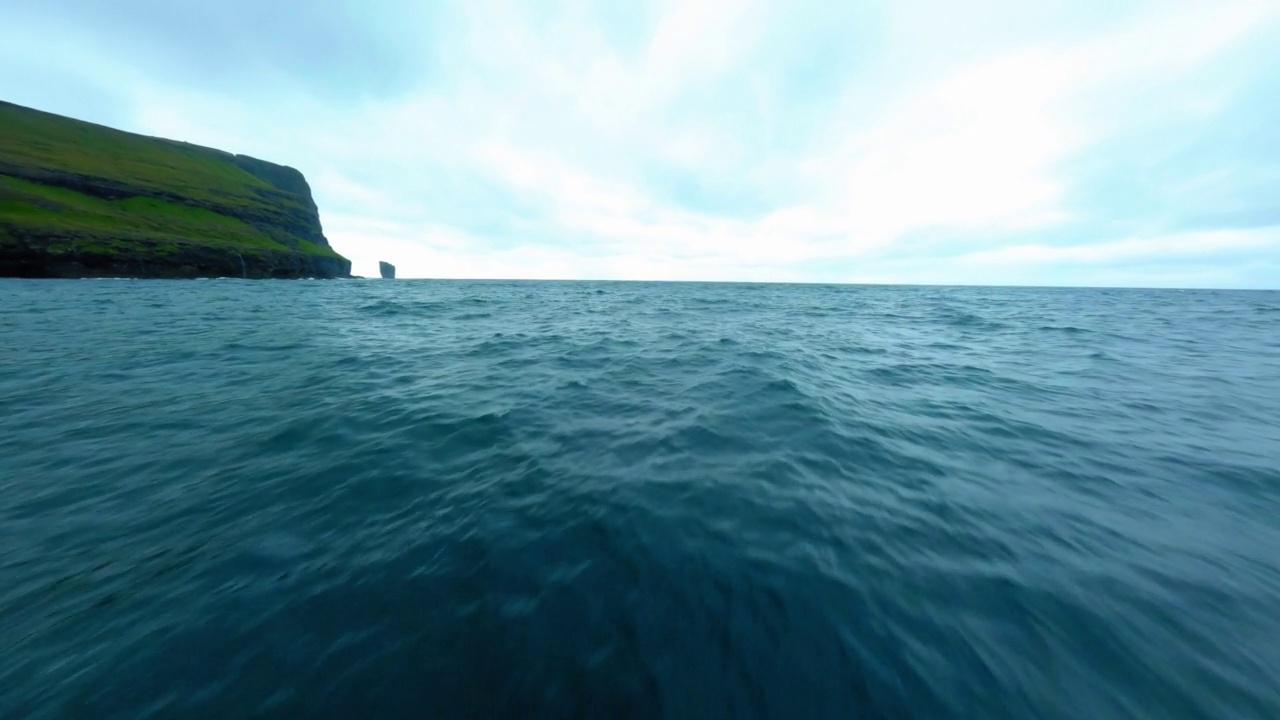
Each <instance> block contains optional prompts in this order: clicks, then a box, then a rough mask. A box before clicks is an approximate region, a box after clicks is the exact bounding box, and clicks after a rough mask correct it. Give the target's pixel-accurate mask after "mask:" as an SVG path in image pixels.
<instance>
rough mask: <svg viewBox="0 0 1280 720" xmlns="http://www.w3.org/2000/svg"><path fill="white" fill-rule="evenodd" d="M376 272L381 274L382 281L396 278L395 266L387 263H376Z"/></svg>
mask: <svg viewBox="0 0 1280 720" xmlns="http://www.w3.org/2000/svg"><path fill="white" fill-rule="evenodd" d="M378 272H379V273H381V274H382V279H383V280H394V279H395V278H396V266H395V265H392V264H391V263H389V262H382V261H379V262H378Z"/></svg>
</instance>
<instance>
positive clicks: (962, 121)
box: [67, 0, 1280, 282]
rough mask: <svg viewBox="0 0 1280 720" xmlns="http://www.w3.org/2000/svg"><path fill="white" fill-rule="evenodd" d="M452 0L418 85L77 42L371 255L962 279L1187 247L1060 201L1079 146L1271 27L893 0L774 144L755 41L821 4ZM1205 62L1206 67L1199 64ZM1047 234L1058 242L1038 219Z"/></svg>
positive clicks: (1231, 18) (1260, 21)
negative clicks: (234, 76) (429, 72)
mask: <svg viewBox="0 0 1280 720" xmlns="http://www.w3.org/2000/svg"><path fill="white" fill-rule="evenodd" d="M458 7H459V12H458V14H457V15H456V16H455V17H457V18H460V19H461V21H460V23H459V24H458V25H457V26H456V27H452V26H451V27H450V28H449V29H448V31H446V32H436V33H433V34H432V37H433V38H436V39H437V40H436V42H437V44H436V45H434V46H432V47H431V48H429V51H430V55H431V57H432V58H433V67H435V72H436V76H435V77H434V78H433V79H432V81H431V82H429V83H424V84H423V85H421V86H420V87H417V88H415V89H414V90H413V91H412V92H409V93H407V94H403V95H401V96H398V97H394V98H389V99H382V100H379V101H377V102H365V103H362V104H350V105H346V104H342V103H341V102H337V101H334V100H332V99H328V100H326V101H323V102H322V101H319V100H315V99H313V98H310V97H309V96H305V95H298V96H296V97H295V96H281V97H271V98H260V97H259V98H241V99H237V98H228V97H225V96H223V95H212V94H207V93H202V92H201V91H200V89H199V88H173V87H168V86H164V85H157V84H155V83H153V82H149V81H146V80H143V79H142V77H143V76H142V75H140V74H139V73H138V72H135V71H133V70H130V69H129V68H127V67H126V66H123V65H121V64H120V63H113V61H111V60H110V59H107V60H104V61H102V62H100V63H97V62H95V63H88V62H83V60H84V59H83V58H75V57H74V56H73V55H69V56H68V57H69V58H70V59H68V60H67V62H68V63H70V64H71V65H82V66H84V67H85V68H87V69H86V70H85V71H84V72H85V73H87V74H90V75H92V77H94V78H95V82H102V83H109V82H110V81H109V79H107V78H105V77H101V76H102V75H103V73H106V74H107V75H111V74H116V75H117V76H118V77H121V78H124V79H125V81H126V85H127V86H128V89H127V90H125V91H122V92H124V93H125V94H126V95H127V96H128V97H129V98H130V100H131V101H132V102H133V104H134V107H135V108H136V126H135V127H134V128H133V129H141V130H144V131H148V132H153V133H156V134H162V135H166V136H172V137H180V138H183V139H187V140H193V141H196V142H202V143H207V144H213V145H216V146H219V147H224V148H226V149H229V150H233V151H237V152H246V153H249V154H255V155H258V156H261V157H265V158H268V159H272V160H277V161H281V162H287V163H290V164H293V165H295V166H297V167H299V168H301V169H303V170H304V172H306V174H307V175H308V177H309V179H310V180H311V182H312V185H313V188H314V189H315V192H316V196H317V200H318V202H319V203H320V204H321V207H322V211H323V212H324V217H323V220H324V225H325V228H326V231H327V233H328V234H329V236H330V238H331V240H332V241H333V243H334V245H335V247H337V248H338V249H339V250H340V251H341V252H343V253H345V254H347V255H348V256H350V257H352V258H353V260H354V261H355V262H356V267H357V270H358V271H360V268H363V269H364V270H363V272H366V273H368V272H372V270H371V269H370V268H372V267H374V266H375V265H376V261H377V260H380V259H386V260H391V261H393V262H396V264H397V265H398V266H399V267H400V270H401V274H402V275H404V276H412V275H424V276H433V277H443V276H449V277H456V276H465V275H469V274H471V275H475V276H482V277H510V276H528V277H557V276H558V277H618V278H621V277H628V278H646V277H647V278H669V279H675V278H695V277H703V278H706V279H727V278H732V277H740V278H742V279H779V280H783V279H805V278H807V277H814V275H813V273H812V270H811V268H812V267H814V266H815V265H817V266H825V265H830V266H831V267H833V268H835V267H842V268H850V267H854V268H858V269H857V270H847V271H836V270H833V271H832V272H845V273H846V274H844V275H838V276H830V275H829V274H822V278H823V279H827V280H832V279H835V280H839V279H847V280H857V279H864V278H867V277H871V276H877V274H878V276H891V275H892V276H895V277H902V278H903V279H911V278H912V277H915V278H916V279H919V280H923V279H933V280H937V279H942V280H946V281H951V282H966V281H969V280H971V279H974V278H978V277H982V276H983V275H982V273H983V272H985V270H984V268H991V267H997V266H999V267H1006V266H1013V265H1017V264H1019V263H1030V264H1035V265H1037V266H1053V265H1055V264H1067V265H1081V264H1093V265H1101V264H1103V261H1101V260H1088V258H1101V257H1110V255H1107V254H1108V253H1112V254H1115V253H1120V255H1123V253H1125V252H1129V253H1132V255H1131V257H1132V258H1133V259H1140V258H1143V257H1147V258H1151V259H1152V260H1155V259H1158V258H1159V257H1160V256H1161V253H1165V252H1169V253H1172V252H1175V251H1176V252H1180V253H1190V252H1191V250H1190V249H1188V248H1189V247H1190V246H1189V245H1186V243H1191V242H1193V241H1192V240H1187V239H1186V238H1185V237H1184V236H1183V235H1176V234H1175V235H1170V236H1168V237H1166V238H1164V239H1156V240H1151V239H1136V240H1125V241H1108V240H1106V238H1110V237H1114V232H1113V231H1111V230H1109V229H1108V227H1109V226H1108V220H1109V219H1108V218H1106V217H1103V218H1096V217H1092V216H1090V215H1089V212H1090V210H1091V208H1088V207H1083V208H1082V207H1081V206H1079V205H1078V204H1077V203H1076V202H1075V200H1074V198H1075V193H1076V192H1077V191H1078V190H1079V186H1078V182H1079V178H1078V177H1076V176H1074V175H1073V174H1072V171H1071V168H1070V163H1071V161H1072V160H1073V159H1075V158H1077V157H1079V155H1080V153H1082V152H1083V151H1086V150H1088V149H1090V148H1093V147H1096V146H1097V145H1098V144H1099V143H1101V142H1103V141H1106V140H1108V139H1109V138H1111V137H1114V136H1116V135H1117V133H1122V132H1123V133H1129V134H1130V135H1133V134H1135V133H1139V131H1141V129H1142V128H1143V127H1144V126H1145V125H1144V124H1145V123H1149V122H1158V121H1163V120H1164V119H1166V118H1168V117H1171V116H1185V117H1187V118H1190V119H1192V120H1194V121H1195V122H1200V123H1210V122H1213V120H1214V118H1216V117H1217V116H1218V115H1220V114H1221V113H1223V112H1225V110H1226V109H1228V108H1230V107H1231V106H1232V104H1233V103H1235V102H1237V101H1238V100H1239V97H1238V95H1239V92H1240V88H1241V87H1243V83H1244V80H1245V77H1244V75H1243V74H1241V72H1240V71H1239V68H1238V67H1237V66H1235V65H1232V64H1230V63H1227V62H1225V61H1223V58H1231V57H1232V56H1233V55H1232V53H1234V52H1236V51H1237V49H1238V48H1241V47H1245V46H1247V45H1248V43H1249V42H1252V41H1254V40H1256V39H1257V38H1260V37H1261V38H1267V37H1272V38H1274V37H1276V32H1275V31H1276V27H1275V21H1276V19H1277V17H1278V16H1280V5H1276V4H1275V3H1270V2H1262V1H1255V0H1236V1H1234V2H1214V3H1210V2H1199V1H1197V0H1182V1H1180V2H1173V3H1158V4H1156V3H1150V4H1145V5H1143V4H1139V5H1134V4H1133V3H1127V4H1125V6H1124V7H1125V9H1124V10H1117V11H1115V12H1113V13H1111V14H1105V15H1104V14H1096V13H1095V15H1094V16H1089V17H1086V16H1088V13H1084V12H1083V11H1080V10H1078V8H1077V7H1076V6H1075V5H1074V4H1072V3H1067V2H1048V3H1044V4H1026V3H1017V2H1010V1H1009V0H979V1H978V2H976V3H972V4H969V5H966V6H963V7H961V6H958V5H951V4H946V3H941V2H937V3H935V2H927V1H925V0H907V1H905V2H900V3H899V2H895V3H892V4H890V3H884V4H883V5H882V6H878V10H875V11H874V12H868V14H867V17H868V18H872V19H875V18H877V17H878V18H879V20H878V21H877V22H879V23H881V24H879V25H876V24H874V23H872V24H869V25H868V26H867V27H861V26H853V25H850V26H848V28H847V31H848V35H849V43H851V44H859V43H861V44H866V45H867V46H868V47H869V48H872V49H871V50H868V51H867V52H866V53H863V54H861V55H858V54H853V55H851V56H850V57H851V58H852V59H845V60H841V61H840V62H848V63H849V64H848V66H841V67H836V68H834V70H835V71H836V72H834V74H833V77H836V78H837V79H839V78H843V79H844V82H845V85H844V87H843V88H842V89H839V90H838V91H834V94H830V93H833V91H832V90H831V87H833V85H830V84H827V85H821V86H816V87H820V90H821V92H825V93H829V94H830V96H829V97H824V98H823V99H822V102H821V103H820V104H817V105H814V106H813V107H820V108H825V109H826V110H827V111H828V114H827V115H825V116H824V117H821V118H819V121H818V122H813V117H812V116H806V120H805V122H804V124H803V127H804V128H805V129H806V132H807V134H804V135H799V136H797V135H795V133H794V132H793V133H792V135H791V136H790V139H789V142H788V144H787V149H786V151H785V152H783V151H781V150H779V149H777V148H774V147H770V146H767V145H765V143H768V142H769V139H770V138H771V137H772V134H773V132H774V130H775V129H777V128H784V129H791V130H794V129H795V128H796V127H800V125H798V124H797V122H798V121H797V119H796V118H797V116H796V115H795V113H796V112H798V111H797V110H796V109H795V108H793V107H791V106H790V105H788V104H787V103H788V100H787V98H788V97H789V95H788V94H787V93H786V92H783V90H787V89H789V88H785V87H780V86H778V85H777V84H778V83H780V82H793V81H794V82H803V81H804V79H805V75H804V73H799V74H787V73H773V74H770V73H768V72H766V71H767V70H770V69H771V68H770V67H768V66H767V63H770V62H781V60H779V59H778V57H779V56H775V55H770V54H769V53H767V52H765V50H767V49H768V48H769V47H771V42H772V41H773V40H774V39H775V38H776V37H777V33H778V32H779V31H780V29H782V28H785V27H792V26H794V25H795V24H796V23H799V22H800V20H801V18H800V13H803V12H809V13H811V12H813V11H814V10H815V8H814V7H810V6H809V5H808V4H804V3H802V4H799V5H796V4H783V3H776V2H766V1H765V0H750V1H749V2H735V1H731V0H686V1H683V2H681V1H679V0H663V1H662V2H657V3H654V4H652V5H650V6H648V7H647V9H646V11H647V13H648V16H647V18H646V20H645V22H644V23H642V24H640V25H639V26H637V29H636V30H635V32H638V33H642V34H643V37H640V38H638V41H637V42H635V43H634V44H633V45H632V46H628V47H620V46H618V45H617V43H616V42H614V40H613V39H611V37H610V36H609V34H608V33H606V32H605V31H604V29H603V26H602V24H601V18H600V17H599V15H598V13H599V12H601V10H600V8H599V7H593V6H592V5H591V4H589V3H568V4H566V5H564V6H562V7H559V8H549V7H546V6H539V7H537V8H534V7H531V6H529V5H527V4H523V3H516V2H513V1H511V0H477V2H473V3H467V4H466V5H460V6H458ZM605 11H607V6H606V10H605ZM877 13H879V14H878V15H877ZM842 17H843V16H842ZM1064 18H1065V19H1068V20H1070V22H1069V23H1066V24H1068V25H1069V27H1062V28H1060V27H1058V26H1057V25H1058V24H1061V21H1062V20H1063V19H1064ZM1079 18H1084V19H1083V20H1082V19H1079ZM807 22H810V23H815V22H821V20H820V19H817V20H815V19H814V18H809V19H808V20H807ZM868 22H869V23H870V22H871V20H868ZM881 42H882V43H884V45H883V46H882V47H878V48H877V43H881ZM73 61H74V62H73ZM817 61H818V62H822V61H823V58H818V60H817ZM832 62H834V61H832ZM762 63H765V65H762ZM94 67H98V68H114V69H111V70H109V71H103V72H97V74H94V73H95V72H96V71H93V70H92V68H94ZM1214 67H1220V68H1223V69H1220V70H1219V71H1217V74H1216V75H1214V82H1212V83H1207V82H1204V81H1203V80H1197V79H1196V73H1198V72H1200V71H1201V70H1203V69H1205V68H1214ZM829 69H830V68H829ZM1250 69H1251V70H1254V71H1258V69H1257V68H1254V67H1251V68H1250ZM117 70H119V72H118V73H117ZM778 78H785V80H779V79H778ZM771 83H772V85H771ZM810 109H812V108H810ZM797 138H798V139H797ZM1195 177H1199V178H1206V177H1211V178H1213V184H1214V186H1215V187H1221V186H1222V185H1223V184H1229V183H1230V182H1231V181H1232V179H1233V176H1232V175H1231V173H1230V172H1229V171H1226V170H1221V169H1218V170H1215V171H1213V172H1205V171H1204V169H1203V168H1201V169H1198V170H1197V171H1196V172H1195ZM1155 181H1158V182H1162V183H1167V185H1168V187H1171V188H1174V187H1191V186H1190V184H1189V180H1188V179H1187V178H1185V177H1184V178H1178V179H1176V180H1174V179H1168V180H1166V179H1163V178H1161V179H1156V180H1155ZM1254 181H1255V183H1256V182H1258V181H1257V178H1256V176H1255V178H1254ZM1218 194H1219V195H1221V196H1223V197H1224V198H1226V199H1224V200H1223V202H1227V201H1228V200H1230V199H1231V198H1230V197H1229V193H1227V192H1225V191H1220V192H1218ZM706 198H711V200H706ZM726 198H727V199H728V200H726ZM734 203H737V205H734ZM744 205H745V207H746V209H745V210H744V209H742V206H744ZM726 208H727V209H726ZM1159 225H1160V224H1159V223H1153V224H1152V226H1153V227H1154V226H1159ZM1046 230H1052V231H1053V233H1054V237H1055V241H1054V242H1053V243H1047V242H1040V241H1037V239H1036V238H1037V237H1038V235H1037V234H1038V233H1041V232H1043V231H1046ZM984 234H987V235H989V236H990V237H991V238H993V239H992V240H991V244H990V245H989V246H988V247H987V248H986V249H984V250H983V251H982V252H980V253H976V254H970V255H969V256H967V258H966V259H965V260H964V261H963V262H955V263H948V264H946V267H945V268H944V269H942V270H937V269H930V268H932V267H933V266H931V265H930V258H929V257H928V255H929V254H930V253H933V252H937V251H938V248H940V247H941V248H944V249H945V246H946V244H947V242H948V240H947V238H948V237H949V236H950V237H954V238H957V240H956V241H955V242H960V241H961V240H960V239H961V238H962V239H963V242H964V243H966V244H970V243H973V242H974V240H973V239H974V238H975V237H978V238H980V237H982V236H983V235H984ZM1015 234H1016V235H1017V236H1019V237H1022V238H1023V239H1022V240H1020V241H1016V242H1012V246H1011V247H1002V246H1001V245H1002V244H1006V243H1010V242H1011V241H1009V240H1007V238H1009V237H1011V236H1014V235H1015ZM1072 234H1074V235H1075V236H1077V237H1078V240H1077V242H1076V244H1075V246H1073V247H1071V248H1063V247H1061V244H1062V238H1063V237H1064V236H1068V235H1072ZM921 236H927V237H928V238H929V245H928V246H927V247H926V246H920V247H919V249H918V250H917V249H916V246H914V245H913V243H915V242H916V238H919V237H921ZM1186 237H1191V236H1186ZM1195 237H1197V238H1198V239H1197V240H1195V242H1201V241H1203V242H1204V243H1207V244H1206V245H1204V246H1205V247H1218V248H1219V249H1220V251H1221V250H1226V249H1239V248H1240V247H1245V246H1237V245H1231V244H1230V243H1232V242H1241V243H1243V242H1245V241H1244V240H1239V238H1237V237H1236V236H1234V235H1231V234H1230V233H1227V234H1226V235H1213V234H1209V235H1202V236H1195ZM996 238H999V239H996ZM1177 238H1183V239H1177ZM1232 238H1235V239H1232ZM1249 242H1252V241H1249ZM959 247H960V246H958V245H955V246H952V248H951V250H950V251H948V252H946V253H945V254H947V255H949V256H955V255H957V248H959ZM1248 247H1250V248H1254V249H1256V248H1257V247H1258V246H1257V245H1248ZM1135 248H1141V251H1139V250H1138V249H1135ZM1211 254H1212V251H1205V252H1204V253H1202V255H1203V256H1205V257H1209V256H1210V255H1211ZM913 256H916V257H915V258H914V259H913V260H912V261H911V262H910V263H906V264H904V263H903V262H902V261H898V260H895V261H893V262H890V261H889V260H887V259H886V258H888V257H894V258H903V257H907V258H911V257H913ZM894 263H897V264H894ZM877 264H878V265H877ZM877 267H879V268H880V270H876V268H877ZM806 268H809V269H806ZM912 272H916V273H918V274H917V275H911V274H910V273H912ZM939 272H941V273H942V274H941V275H938V274H937V273H939ZM895 273H907V274H906V275H895ZM820 274H821V273H820Z"/></svg>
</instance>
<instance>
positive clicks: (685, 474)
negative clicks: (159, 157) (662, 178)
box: [0, 280, 1280, 720]
mask: <svg viewBox="0 0 1280 720" xmlns="http://www.w3.org/2000/svg"><path fill="white" fill-rule="evenodd" d="M0 717H3V718H6V719H8V718H93V719H94V720H98V719H105V718H131V719H132V718H178V717H183V718H196V717H209V718H214V717H220V718H233V717H235V718H247V717H278V718H297V717H318V718H361V717H364V718H375V717H389V718H400V717H405V718H409V717H432V718H454V717H457V718H463V717H476V718H482V717H529V718H541V717H546V718H572V717H583V718H623V717H640V718H658V717H668V718H699V719H705V718H752V717H761V718H763V717H773V718H922V719H933V720H946V719H950V718H956V719H960V718H965V719H970V718H1038V719H1042V718H1049V719H1052V718H1063V719H1066V718H1071V719H1073V720H1074V719H1076V718H1090V719H1092V720H1104V719H1108V718H1159V719H1162V720H1177V719H1191V718H1232V719H1240V718H1260V719H1261V718H1267V719H1270V720H1274V718H1277V717H1280V293H1276V292H1227V291H1163V290H1162V291H1154V290H1150V291H1149V290H1091V289H1033V288H945V287H877V286H816V285H752V284H694V283H690V284H682V283H605V282H600V283H595V282H497V281H492V282H462V281H258V282H255V281H240V280H209V281H129V280H119V281H19V280H3V281H0Z"/></svg>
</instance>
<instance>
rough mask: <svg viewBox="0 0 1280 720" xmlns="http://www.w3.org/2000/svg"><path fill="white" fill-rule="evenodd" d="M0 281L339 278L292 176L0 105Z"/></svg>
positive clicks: (301, 182) (345, 267)
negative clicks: (86, 278) (131, 278)
mask: <svg viewBox="0 0 1280 720" xmlns="http://www.w3.org/2000/svg"><path fill="white" fill-rule="evenodd" d="M0 276H3V277H31V278H42V277H43V278H74V277H139V278H194V277H237V278H303V277H316V278H346V277H350V276H351V262H350V261H349V260H347V259H346V258H344V257H342V256H341V255H339V254H338V253H337V252H335V251H334V250H333V248H331V247H330V246H329V241H328V239H326V238H325V236H324V233H323V231H322V230H321V227H320V214H319V210H318V209H317V208H316V204H315V201H314V200H312V198H311V188H310V186H309V185H307V181H306V178H304V177H303V176H302V173H300V172H298V171H297V170H295V169H293V168H291V167H285V166H283V165H276V164H274V163H270V162H266V161H264V160H258V159H256V158H251V157H248V156H245V155H233V154H231V153H227V152H223V151H221V150H214V149H212V148H206V147H200V146H198V145H192V144H189V143H183V142H176V141H172V140H163V139H159V138H152V137H146V136H143V135H135V134H133V133H128V132H123V131H120V130H114V129H111V128H107V127H103V126H101V125H94V124H92V123H87V122H81V121H79V120H73V119H71V118H67V117H62V116H60V115H53V114H50V113H45V112H41V111H38V110H32V109H30V108H25V107H22V106H19V105H14V104H12V103H7V102H3V101H0Z"/></svg>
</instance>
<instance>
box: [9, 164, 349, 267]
mask: <svg viewBox="0 0 1280 720" xmlns="http://www.w3.org/2000/svg"><path fill="white" fill-rule="evenodd" d="M6 226H7V228H8V229H9V232H8V233H4V229H5V227H6ZM15 231H16V232H15ZM5 234H8V235H10V236H12V235H14V234H22V235H31V234H38V235H41V236H45V237H55V238H57V239H58V242H57V243H56V245H62V244H70V245H72V246H74V247H76V248H78V249H81V250H94V251H111V250H118V249H125V248H127V247H130V246H131V243H133V242H136V241H139V240H147V241H150V242H151V244H152V245H153V249H156V250H159V251H163V250H165V249H176V246H177V245H178V244H182V243H200V244H203V245H223V246H233V247H238V248H244V247H252V248H260V249H264V250H286V251H295V249H294V248H290V247H287V246H285V245H283V244H281V243H279V242H277V241H276V240H273V239H272V238H270V237H268V236H267V235H266V234H265V233H263V232H262V231H261V230H258V229H257V228H254V227H252V226H251V225H249V224H247V223H244V222H242V221H240V220H237V219H235V218H231V217H227V216H226V215H219V214H218V213H215V212H212V211H210V210H205V209H203V208H198V207H193V206H190V205H184V204H182V203H179V202H174V201H170V200H161V199H158V198H149V197H133V198H128V199H126V200H101V199H99V198H94V197H90V196H88V195H83V194H81V193H78V192H75V191H72V190H66V189H63V188H55V187H50V186H47V185H40V184H38V183H32V182H27V181H25V180H19V179H17V178H12V177H4V176H0V243H4V242H5V238H4V236H5ZM9 242H13V240H12V239H10V240H9ZM299 245H300V247H299V248H297V250H301V251H302V252H306V253H310V254H314V255H327V256H331V257H339V256H338V254H337V253H336V252H334V251H333V250H331V249H330V248H327V247H323V246H320V245H316V244H313V243H309V242H306V241H299Z"/></svg>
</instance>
